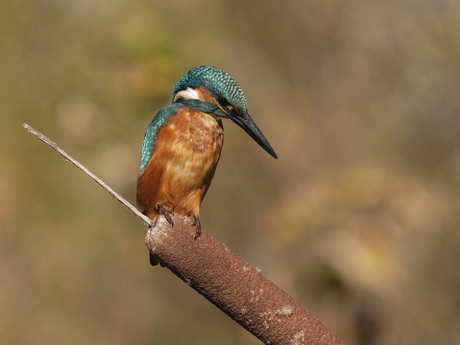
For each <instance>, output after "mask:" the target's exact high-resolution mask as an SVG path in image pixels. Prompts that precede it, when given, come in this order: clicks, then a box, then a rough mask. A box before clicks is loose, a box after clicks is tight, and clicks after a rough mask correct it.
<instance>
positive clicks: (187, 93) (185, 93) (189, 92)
mask: <svg viewBox="0 0 460 345" xmlns="http://www.w3.org/2000/svg"><path fill="white" fill-rule="evenodd" d="M180 98H182V99H198V100H199V99H200V96H199V95H198V92H196V90H195V89H192V88H190V87H188V88H187V89H185V90H182V91H179V92H178V93H177V94H176V96H175V97H174V100H173V103H174V102H176V101H177V100H178V99H180Z"/></svg>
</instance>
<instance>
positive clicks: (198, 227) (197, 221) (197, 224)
mask: <svg viewBox="0 0 460 345" xmlns="http://www.w3.org/2000/svg"><path fill="white" fill-rule="evenodd" d="M194 218H195V222H194V224H193V225H195V228H196V232H195V237H194V238H193V240H194V241H195V240H196V239H197V238H198V237H200V235H201V223H200V217H198V215H197V214H195V216H194Z"/></svg>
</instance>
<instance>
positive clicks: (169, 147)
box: [136, 66, 278, 266]
mask: <svg viewBox="0 0 460 345" xmlns="http://www.w3.org/2000/svg"><path fill="white" fill-rule="evenodd" d="M222 119H229V120H231V121H233V122H234V123H236V124H237V125H238V126H240V127H241V128H242V129H243V130H244V131H245V132H246V133H247V134H249V135H250V136H251V138H253V139H254V140H255V141H256V142H257V143H258V144H259V145H260V146H261V147H262V148H263V149H265V151H267V152H268V153H269V154H270V155H271V156H272V157H274V158H278V156H277V155H276V153H275V151H274V150H273V148H272V147H271V146H270V144H269V143H268V141H267V139H266V138H265V136H264V135H263V134H262V132H261V131H260V130H259V128H258V127H257V125H256V124H255V123H254V121H253V120H252V119H251V117H250V116H249V114H248V110H247V103H246V97H245V96H244V94H243V91H242V90H241V88H240V86H239V85H238V83H237V82H236V81H235V80H234V79H233V78H232V77H231V76H230V75H229V74H227V73H226V72H224V71H223V70H221V69H219V68H216V67H211V66H198V67H194V68H192V69H191V70H190V71H188V72H187V73H186V74H185V75H184V76H183V77H182V78H181V79H180V80H179V81H178V82H177V84H176V86H175V87H174V89H173V92H172V104H171V105H169V106H167V107H166V108H163V109H161V110H160V111H159V112H158V114H157V115H156V116H155V117H154V119H153V120H152V122H150V124H149V126H148V127H147V130H146V132H145V136H144V142H143V146H142V153H141V162H140V170H139V175H138V180H137V196H136V200H137V205H138V208H139V210H140V211H141V212H142V213H143V214H145V215H146V216H147V217H149V218H150V219H153V218H154V217H155V216H157V215H159V214H161V215H163V216H164V217H165V218H166V220H167V221H168V222H169V223H170V224H171V226H174V223H173V220H172V218H171V216H173V215H174V213H178V214H181V215H184V216H186V217H188V218H190V219H193V224H194V226H195V227H196V232H195V236H194V239H195V240H196V239H197V238H198V237H199V236H200V234H201V223H200V205H201V202H202V200H203V198H204V196H205V195H206V192H207V191H208V188H209V186H210V185H211V181H212V179H213V177H214V173H215V171H216V167H217V163H218V162H219V159H220V154H221V150H222V145H223V142H224V128H223V125H222ZM159 262H160V261H159V259H158V258H157V257H155V256H154V255H150V263H151V264H152V266H155V265H157V264H158V263H159Z"/></svg>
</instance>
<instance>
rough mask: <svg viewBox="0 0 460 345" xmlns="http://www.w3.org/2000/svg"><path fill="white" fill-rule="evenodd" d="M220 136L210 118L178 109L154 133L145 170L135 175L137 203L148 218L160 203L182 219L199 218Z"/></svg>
mask: <svg viewBox="0 0 460 345" xmlns="http://www.w3.org/2000/svg"><path fill="white" fill-rule="evenodd" d="M223 139H224V133H223V128H222V123H221V122H220V121H216V120H215V119H214V118H213V117H212V116H210V115H208V114H205V113H201V112H197V111H193V110H191V109H190V108H186V107H184V108H182V109H180V110H179V111H178V113H177V114H175V115H174V116H172V117H171V118H170V119H169V120H168V122H167V123H166V125H165V126H163V127H162V128H160V129H159V130H158V133H157V140H156V143H155V146H154V149H153V152H152V156H151V158H150V161H149V163H148V165H147V168H146V169H145V170H144V172H142V173H141V174H140V175H139V178H138V183H137V203H138V206H139V208H140V210H141V211H142V212H143V213H145V214H146V215H147V216H148V217H150V218H153V217H155V216H156V215H157V211H156V210H155V206H156V205H158V204H161V205H162V206H163V207H165V208H166V209H167V210H169V211H173V212H177V213H179V214H183V215H186V216H195V215H199V209H200V204H201V201H202V200H203V198H204V196H205V194H206V191H207V190H208V188H209V186H210V184H211V180H212V178H213V176H214V172H215V170H216V166H217V163H218V162H219V158H220V152H221V149H222V144H223Z"/></svg>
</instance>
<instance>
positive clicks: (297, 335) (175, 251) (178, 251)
mask: <svg viewBox="0 0 460 345" xmlns="http://www.w3.org/2000/svg"><path fill="white" fill-rule="evenodd" d="M24 128H25V129H26V130H27V131H28V132H29V133H32V134H33V135H35V136H36V137H37V138H38V139H40V140H41V141H43V142H44V143H46V144H47V145H49V146H50V147H51V148H52V149H53V150H55V151H56V152H57V153H59V154H60V155H61V156H63V157H64V158H65V159H66V160H67V161H69V162H71V163H72V164H74V165H76V166H77V167H78V168H79V169H81V170H83V171H84V172H85V173H87V174H88V175H89V176H91V178H93V179H94V180H95V181H96V182H97V183H98V184H99V185H101V186H102V188H104V189H105V190H106V191H108V192H109V193H110V194H111V195H112V196H113V197H114V198H115V199H117V200H118V201H120V202H121V203H122V204H124V205H125V206H126V207H128V208H129V209H130V210H131V211H133V212H134V213H135V214H136V215H137V216H138V217H140V218H142V219H143V220H144V221H145V222H146V223H148V224H151V226H150V227H149V230H148V232H147V236H146V239H145V243H146V244H147V247H148V248H149V250H150V252H151V253H153V254H155V255H156V256H158V257H159V258H160V260H161V262H162V264H163V265H164V266H165V267H167V268H168V269H170V270H171V271H172V272H173V273H174V274H176V275H177V276H178V277H179V278H181V279H182V280H183V281H184V282H185V283H187V284H188V285H189V286H190V287H192V288H193V289H195V290H196V291H198V292H199V293H200V294H202V295H203V296H204V297H205V298H206V299H208V300H209V301H210V302H211V303H213V304H214V305H215V306H217V307H218V308H219V309H220V310H222V311H223V312H224V313H226V314H227V315H228V316H230V317H231V318H232V319H233V320H235V321H236V322H238V323H239V324H240V325H241V326H243V327H244V328H245V329H246V330H248V331H249V332H251V333H252V334H254V335H255V336H256V337H257V338H259V339H260V340H261V341H262V342H263V343H265V344H318V345H320V344H321V345H322V344H324V345H326V344H331V345H339V344H341V345H343V344H345V343H344V342H343V341H342V340H340V339H339V338H338V337H337V336H336V335H335V334H334V333H332V332H331V331H330V330H329V329H327V328H326V327H325V326H324V325H323V324H322V323H321V322H320V321H319V320H318V319H316V318H315V317H314V316H313V315H311V314H310V313H309V312H308V311H307V310H306V309H305V308H304V307H302V306H301V305H300V304H298V303H297V302H296V301H295V300H294V299H293V298H292V297H290V296H289V295H287V294H286V293H285V292H284V291H282V290H281V289H280V288H279V287H278V286H276V285H275V284H274V283H272V282H271V281H269V280H268V279H267V278H265V277H264V276H263V275H262V274H261V273H260V272H259V271H258V270H257V269H256V268H254V267H252V266H251V265H249V264H248V263H247V262H245V261H244V260H243V259H241V258H240V257H238V256H237V255H236V254H234V253H233V252H231V251H230V249H228V248H227V247H226V246H225V245H223V244H222V243H220V242H219V241H217V240H216V239H215V238H214V237H212V236H211V235H209V234H208V233H207V232H206V231H202V234H201V236H200V237H199V238H198V239H197V240H193V239H194V235H195V227H194V226H193V225H192V224H191V222H190V221H189V220H188V219H187V218H186V217H183V216H179V215H176V216H174V217H173V218H174V227H171V226H170V225H169V223H168V222H167V221H166V220H165V218H164V217H162V216H159V217H156V218H155V219H154V220H153V221H152V220H150V219H149V218H147V217H146V216H144V215H143V214H141V213H140V212H139V211H138V210H137V209H136V208H135V207H134V206H132V205H131V204H130V203H129V202H128V201H126V200H125V199H124V198H122V197H121V196H120V195H119V194H118V193H116V192H115V191H113V190H112V189H111V188H110V187H109V186H107V185H106V184H105V183H104V182H103V181H102V180H100V179H99V178H98V177H96V176H95V175H94V174H92V173H91V172H90V171H89V170H88V169H86V168H85V167H84V166H83V165H81V164H80V163H78V162H77V161H76V160H75V159H73V158H72V157H71V156H69V155H68V154H67V153H66V152H64V151H63V150H62V149H60V148H59V147H58V146H57V145H56V143H54V142H52V141H51V140H50V139H48V138H47V137H46V136H44V135H43V134H41V133H39V132H37V131H36V130H35V129H33V128H32V127H30V126H29V125H27V124H24Z"/></svg>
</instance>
